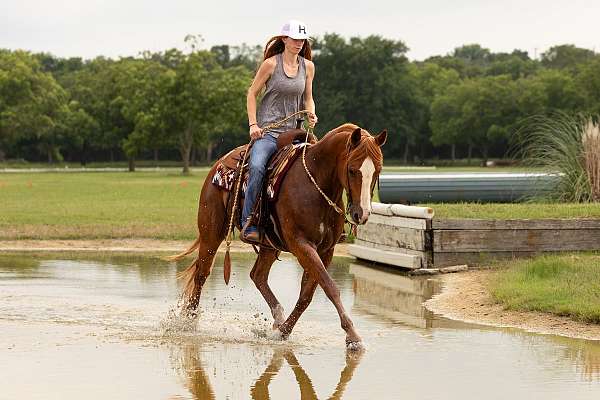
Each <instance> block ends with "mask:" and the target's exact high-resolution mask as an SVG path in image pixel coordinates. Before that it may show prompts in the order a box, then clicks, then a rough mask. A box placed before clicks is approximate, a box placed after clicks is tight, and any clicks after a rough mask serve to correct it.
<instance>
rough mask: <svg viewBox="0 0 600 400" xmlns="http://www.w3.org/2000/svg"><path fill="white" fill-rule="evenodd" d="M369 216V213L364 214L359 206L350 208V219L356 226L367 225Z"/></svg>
mask: <svg viewBox="0 0 600 400" xmlns="http://www.w3.org/2000/svg"><path fill="white" fill-rule="evenodd" d="M370 214H371V212H370V211H367V212H365V210H363V208H362V207H360V206H352V207H351V208H350V216H351V217H352V220H353V221H354V222H355V223H356V224H358V225H363V224H365V223H367V220H368V219H369V215H370Z"/></svg>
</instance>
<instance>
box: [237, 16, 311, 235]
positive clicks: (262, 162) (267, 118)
mask: <svg viewBox="0 0 600 400" xmlns="http://www.w3.org/2000/svg"><path fill="white" fill-rule="evenodd" d="M314 76H315V65H314V64H313V62H312V61H311V48H310V43H309V42H308V33H307V30H306V25H305V24H304V23H302V22H300V21H295V20H291V21H289V22H287V23H286V24H285V25H283V28H282V29H281V35H280V36H275V37H273V38H271V39H270V40H269V41H268V42H267V45H266V47H265V51H264V57H263V62H262V64H261V65H260V67H259V68H258V71H257V73H256V76H255V77H254V81H253V82H252V85H251V86H250V88H249V89H248V97H247V100H246V107H247V111H248V124H249V127H250V138H251V139H254V144H253V145H252V149H251V153H250V161H249V167H250V168H249V177H248V185H247V188H246V193H245V196H244V197H245V200H244V209H243V212H242V221H241V225H242V226H243V227H244V229H243V231H242V239H243V240H244V241H247V242H258V241H259V234H258V230H257V228H256V226H253V225H252V224H251V213H252V210H253V208H254V204H255V203H256V198H257V197H258V193H259V192H260V189H261V188H262V183H263V179H264V175H265V169H266V165H267V162H268V161H269V158H270V157H271V156H272V155H273V153H275V151H276V150H277V137H278V136H279V135H280V134H281V133H283V132H285V131H287V130H290V129H292V128H294V124H295V121H294V120H293V119H290V120H289V121H287V122H286V123H284V124H282V125H280V126H278V127H276V128H272V129H269V130H268V131H267V132H265V131H263V129H262V127H265V126H267V125H270V124H273V123H275V122H277V121H280V120H282V119H283V118H285V117H286V116H288V115H292V114H294V113H296V112H298V111H300V110H301V109H305V110H308V111H309V112H310V113H309V114H308V118H309V121H308V122H309V126H310V127H311V128H312V127H314V126H315V124H316V123H317V116H316V115H315V102H314V100H313V95H312V81H313V77H314ZM263 88H265V92H264V96H263V98H262V101H261V102H260V105H259V107H258V115H257V113H256V98H257V96H258V95H259V93H260V92H261V91H262V90H263ZM257 117H258V118H257Z"/></svg>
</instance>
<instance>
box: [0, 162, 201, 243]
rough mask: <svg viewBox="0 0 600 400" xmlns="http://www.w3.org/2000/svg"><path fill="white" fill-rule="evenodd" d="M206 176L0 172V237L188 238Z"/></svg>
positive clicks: (191, 230)
mask: <svg viewBox="0 0 600 400" xmlns="http://www.w3.org/2000/svg"><path fill="white" fill-rule="evenodd" d="M206 173H207V170H203V171H201V172H197V173H196V174H195V175H191V176H182V175H181V174H179V173H175V172H136V173H134V174H131V173H124V172H110V173H105V172H98V173H14V174H0V239H19V238H31V239H44V238H53V239H59V238H119V237H153V238H161V239H190V238H193V237H195V235H196V212H197V199H198V193H199V191H200V187H201V184H202V182H203V181H204V178H205V177H206Z"/></svg>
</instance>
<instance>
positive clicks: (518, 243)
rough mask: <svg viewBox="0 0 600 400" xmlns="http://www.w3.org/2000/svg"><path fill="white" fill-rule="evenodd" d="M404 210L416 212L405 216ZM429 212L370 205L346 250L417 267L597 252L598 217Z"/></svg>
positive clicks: (398, 264)
mask: <svg viewBox="0 0 600 400" xmlns="http://www.w3.org/2000/svg"><path fill="white" fill-rule="evenodd" d="M410 209H415V210H416V211H415V210H410ZM403 210H408V211H410V213H411V214H412V215H415V212H417V214H419V213H420V216H418V217H414V216H413V217H406V216H404V215H406V213H405V212H403ZM429 210H431V209H426V208H424V207H408V206H402V207H401V208H398V207H395V208H392V206H391V205H380V204H379V203H375V206H374V207H373V214H371V216H370V217H369V221H368V222H367V224H365V225H363V226H360V227H359V228H358V233H357V237H356V240H355V242H354V244H352V245H350V247H349V252H350V254H352V255H353V256H355V257H357V258H360V259H365V260H370V261H376V262H380V263H384V264H390V265H395V266H400V267H404V268H410V269H419V268H439V267H446V266H451V265H459V264H468V265H481V264H484V263H485V262H487V261H490V260H493V259H499V258H514V257H524V256H531V255H534V254H539V253H542V252H560V251H586V250H600V219H542V220H484V219H438V218H434V213H433V210H431V211H429ZM402 214H404V215H402Z"/></svg>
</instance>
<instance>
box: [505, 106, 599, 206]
mask: <svg viewBox="0 0 600 400" xmlns="http://www.w3.org/2000/svg"><path fill="white" fill-rule="evenodd" d="M596 121H597V118H592V117H589V116H582V115H577V116H572V115H568V114H565V113H562V112H557V113H554V114H552V115H549V116H536V117H532V118H530V119H528V120H527V121H526V122H525V124H524V126H523V128H522V129H521V130H520V131H519V133H518V135H517V146H518V149H517V151H516V153H517V155H518V156H520V157H522V158H523V160H524V162H525V163H526V164H528V165H530V166H536V167H542V168H544V169H546V170H549V171H552V172H555V173H557V176H556V180H557V187H556V190H555V191H549V192H548V193H547V195H546V197H548V198H549V200H555V201H564V202H590V201H600V128H599V126H598V124H597V122H596Z"/></svg>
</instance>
